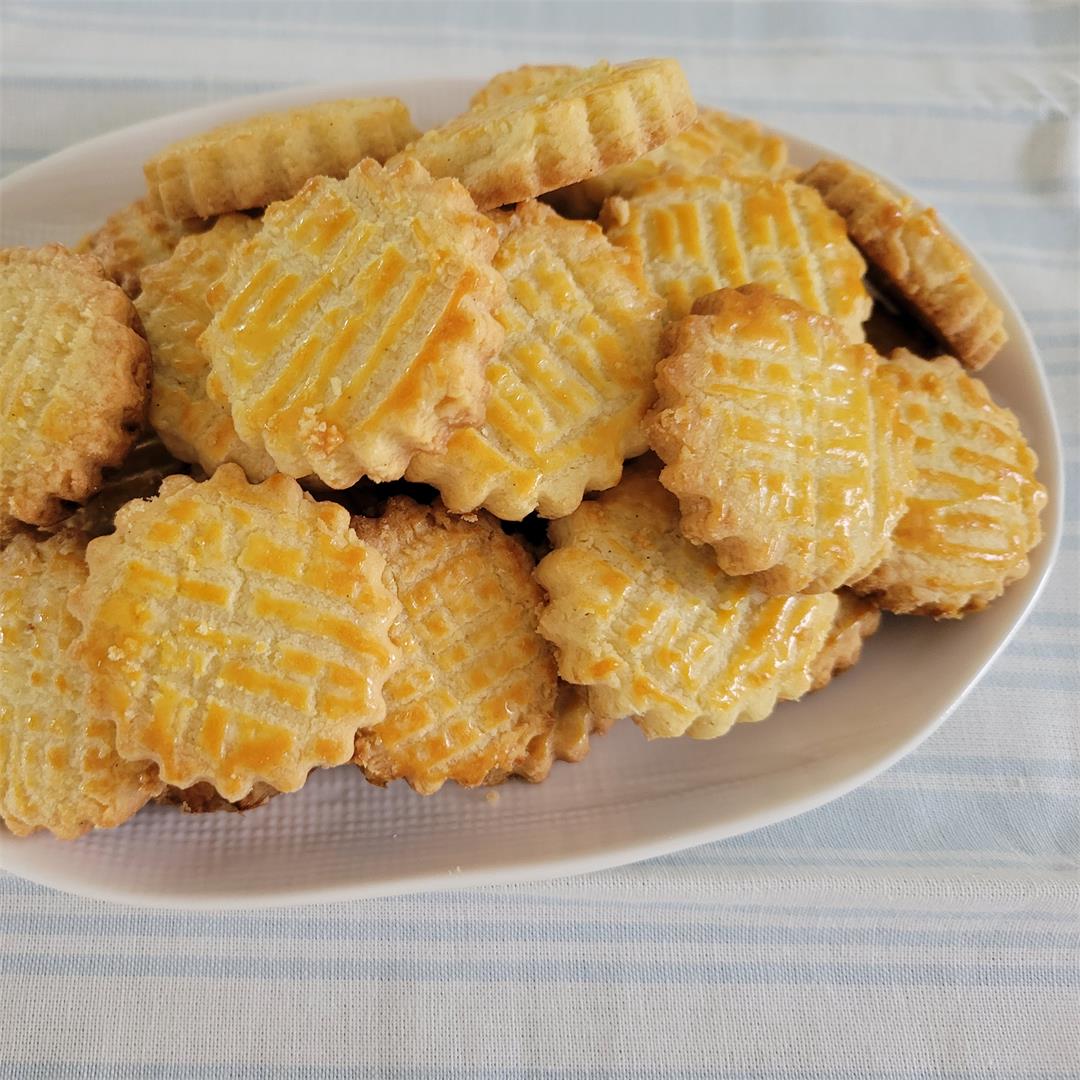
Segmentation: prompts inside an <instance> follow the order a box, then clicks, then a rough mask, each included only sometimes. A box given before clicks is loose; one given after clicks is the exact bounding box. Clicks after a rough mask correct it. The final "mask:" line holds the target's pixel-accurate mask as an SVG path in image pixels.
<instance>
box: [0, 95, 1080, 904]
mask: <svg viewBox="0 0 1080 1080" xmlns="http://www.w3.org/2000/svg"><path fill="white" fill-rule="evenodd" d="M473 89H475V85H474V84H473V83H470V82H465V81H459V80H431V81H410V82H400V83H390V84H380V85H378V86H372V85H358V84H355V83H351V84H342V85H337V86H320V87H307V88H302V89H295V88H294V89H289V90H284V91H280V92H276V93H272V94H263V95H260V96H257V97H248V98H242V99H237V100H233V101H228V102H224V103H222V104H219V105H212V106H209V107H207V108H200V109H193V110H191V111H189V112H183V113H177V114H175V115H172V116H165V117H162V118H160V119H158V120H151V121H148V122H147V123H143V124H138V125H135V126H134V127H129V128H125V129H123V130H121V131H116V132H112V133H111V134H108V135H105V136H102V137H101V138H97V139H93V140H91V141H89V142H84V143H80V144H79V145H77V146H73V147H70V148H69V149H67V150H64V151H62V152H60V153H58V154H54V155H53V156H52V157H49V158H46V159H45V160H44V161H40V162H37V163H35V164H33V165H30V166H28V167H27V168H25V169H22V170H20V171H19V172H17V173H15V174H14V175H12V176H10V177H8V178H7V179H6V180H5V181H3V182H2V183H0V200H2V201H0V242H2V243H3V244H5V245H11V244H40V243H43V242H45V241H48V240H59V241H64V242H68V243H72V242H74V241H75V240H76V239H78V238H79V237H80V236H81V235H82V234H83V233H84V232H86V231H87V230H89V229H90V228H92V227H93V226H95V225H96V224H98V223H99V222H101V221H102V220H103V219H104V218H105V217H106V215H107V214H109V213H111V212H112V211H113V210H115V209H117V208H118V207H120V206H123V205H124V204H125V203H127V202H128V201H130V200H131V199H133V198H135V197H136V196H138V195H139V194H140V193H141V192H142V191H143V179H142V170H141V164H142V162H143V161H144V160H145V159H146V158H148V157H149V156H150V155H151V154H152V153H153V152H154V151H156V150H158V149H159V148H160V147H162V146H164V145H165V144H166V143H169V142H171V141H172V140H174V139H177V138H179V137H181V136H183V135H187V134H189V133H191V132H195V131H199V130H203V129H205V128H207V127H210V126H212V125H214V124H219V123H222V122H223V121H226V120H230V119H235V118H240V117H243V116H248V115H251V114H253V113H256V112H260V111H264V110H267V109H272V108H279V107H283V106H287V105H293V104H300V103H303V102H306V101H317V100H323V99H328V98H334V97H347V96H367V95H372V94H392V95H396V96H398V97H401V98H403V99H404V100H405V101H406V102H407V103H408V104H409V106H410V107H411V109H412V110H413V115H414V117H415V119H416V122H417V124H418V126H420V127H421V128H424V127H428V126H431V125H433V124H436V123H439V122H441V121H442V120H443V119H445V118H447V117H449V116H451V115H453V114H455V113H456V112H459V111H460V110H461V109H462V108H463V107H464V105H465V103H466V101H467V99H468V95H469V94H470V93H471V92H472V90H473ZM780 134H784V133H783V132H781V133H780ZM785 138H787V139H788V142H789V144H790V147H791V154H792V158H793V160H794V162H795V163H796V164H800V165H809V164H811V163H812V162H813V161H815V160H817V159H818V158H819V157H824V156H832V157H835V156H836V155H835V154H832V153H830V152H829V151H826V150H825V149H823V148H822V147H818V146H815V145H813V144H811V143H808V142H805V141H804V140H802V139H798V138H795V137H791V136H786V135H785ZM897 186H898V187H899V185H897ZM978 265H979V276H980V278H981V280H982V282H983V284H984V285H985V286H986V288H987V289H988V290H989V292H990V294H991V295H992V296H993V297H994V298H995V299H996V301H997V303H998V304H1000V305H1001V307H1002V308H1003V309H1004V311H1005V325H1006V329H1007V330H1008V332H1009V338H1010V341H1009V344H1008V346H1007V347H1006V348H1005V349H1004V350H1003V351H1002V353H1001V355H999V356H998V357H997V358H996V359H995V360H994V362H993V363H992V364H991V365H990V367H989V368H988V370H987V372H986V381H987V383H988V384H989V386H990V389H991V391H992V393H993V394H994V397H995V398H996V400H998V401H999V402H1001V403H1003V404H1006V405H1008V406H1010V407H1011V408H1012V409H1014V410H1015V411H1016V413H1017V415H1018V416H1019V417H1020V421H1021V423H1022V425H1023V428H1024V431H1025V432H1026V434H1027V437H1028V438H1029V439H1030V440H1031V442H1032V444H1033V445H1034V447H1035V449H1036V450H1037V452H1038V454H1039V458H1040V460H1041V462H1042V465H1041V469H1040V476H1041V479H1042V481H1043V483H1045V484H1046V486H1047V488H1048V489H1049V491H1050V504H1049V507H1048V509H1047V511H1046V512H1045V514H1044V522H1043V523H1044V526H1045V529H1046V538H1045V539H1044V540H1043V542H1042V544H1041V545H1040V547H1039V548H1038V549H1037V550H1036V551H1035V552H1034V553H1033V555H1032V560H1031V572H1030V573H1029V574H1028V576H1027V577H1026V578H1024V580H1023V581H1020V582H1018V583H1017V584H1015V585H1013V586H1012V587H1011V588H1010V589H1009V590H1008V591H1007V593H1006V595H1005V596H1004V597H1003V598H1002V599H1000V600H998V601H997V602H996V603H995V604H994V605H993V606H992V607H991V608H990V609H989V610H988V611H986V612H984V613H982V614H980V615H978V616H977V617H974V618H971V619H966V620H964V621H963V622H948V623H933V622H931V621H929V620H926V619H890V620H888V622H887V625H886V626H885V627H884V628H883V630H882V631H881V633H879V634H878V635H877V636H876V637H874V638H873V639H872V640H871V641H870V643H869V645H868V646H867V648H866V651H865V656H864V658H863V660H862V661H861V662H860V664H859V665H858V666H857V667H856V668H855V669H854V670H853V671H851V672H850V673H848V674H846V675H844V676H843V677H842V678H840V679H838V680H837V681H836V682H834V683H833V684H832V685H831V686H829V687H828V689H826V690H824V691H822V692H821V693H818V694H813V695H811V696H809V697H808V698H807V699H805V700H804V701H802V702H800V703H797V704H794V703H792V704H785V705H783V706H781V707H780V708H779V709H778V710H777V711H776V713H775V715H774V716H773V717H771V718H770V719H769V720H768V721H767V722H765V723H763V724H757V725H743V726H741V727H739V728H738V729H737V730H736V731H733V732H732V733H731V734H729V735H727V736H726V737H724V738H723V739H717V740H715V741H713V742H704V743H703V742H694V741H691V740H686V739H683V740H671V741H667V742H655V743H646V741H645V739H644V737H643V736H642V735H641V733H640V732H639V731H638V729H637V728H636V727H635V726H634V725H633V724H632V723H629V722H623V723H621V724H618V725H616V727H615V729H614V731H612V733H611V734H609V735H608V736H606V737H604V738H599V739H596V740H594V743H593V750H592V753H591V754H590V756H589V757H588V759H587V760H586V761H585V762H584V763H583V764H581V765H576V766H569V765H556V767H555V769H554V770H553V772H552V775H551V778H550V779H549V780H548V781H547V782H546V783H544V784H541V785H539V786H535V787H534V786H530V785H528V784H523V783H510V784H505V785H503V786H502V787H501V788H499V789H498V798H497V800H496V801H493V802H489V801H488V799H487V798H486V797H485V793H484V792H482V791H480V792H477V791H465V790H462V789H460V788H455V787H453V786H452V785H448V786H447V787H446V788H444V789H443V790H442V791H441V792H440V793H439V794H438V795H436V796H434V797H431V798H426V799H425V798H421V797H420V796H418V795H416V794H414V793H413V792H412V791H411V790H409V788H407V787H406V786H405V785H404V784H401V783H399V784H394V785H391V787H389V788H388V789H385V790H383V789H380V788H376V787H372V786H371V785H370V784H367V783H365V782H364V781H363V779H362V777H361V775H360V772H359V770H357V769H356V768H354V767H353V766H343V767H342V768H339V769H332V770H327V771H324V772H319V773H316V774H313V776H312V777H311V779H310V780H309V781H308V783H307V785H306V786H305V787H304V789H303V790H302V791H301V792H299V793H297V794H295V795H290V796H286V797H282V798H278V799H274V800H273V801H271V802H270V803H269V804H268V805H267V806H266V807H264V808H262V809H260V810H257V811H255V812H253V813H250V814H245V815H237V814H213V815H208V816H203V817H192V816H188V815H183V814H179V813H177V812H176V811H175V810H172V809H167V808H163V807H157V806H151V807H148V808H147V809H146V810H144V811H143V812H142V813H140V814H139V815H138V817H136V818H135V819H134V820H133V821H131V822H129V823H128V824H126V825H124V826H123V827H122V828H119V829H116V830H113V831H111V832H100V833H95V834H93V835H90V836H87V837H85V838H83V839H81V840H79V841H77V842H76V843H63V842H61V841H57V840H54V839H52V838H50V837H48V836H45V835H41V834H38V835H35V836H33V837H31V838H29V839H25V840H19V839H16V838H14V837H12V836H10V835H9V834H7V833H5V832H3V831H2V830H0V866H3V867H4V868H5V869H7V870H10V871H12V872H13V873H16V874H19V875H21V876H23V877H26V878H29V879H31V880H33V881H37V882H41V883H43V884H46V885H51V886H54V887H56V888H60V889H66V890H68V891H69V892H74V893H81V894H83V895H86V896H93V897H99V898H105V899H109V900H115V901H120V902H124V903H131V904H147V905H154V906H162V907H184V908H239V907H243V908H251V907H265V906H272V905H285V904H299V903H306V902H311V901H328V900H343V899H350V898H355V897H365V896H381V895H387V894H392V893H404V892H418V891H423V890H434V889H445V888H448V887H460V886H465V885H482V884H493V883H498V882H511V881H522V880H528V879H532V878H541V877H553V876H556V875H562V874H574V873H582V872H585V871H589V870H598V869H602V868H604V867H609V866H616V865H619V864H621V863H628V862H633V861H636V860H638V859H644V858H649V857H651V856H654V855H661V854H664V853H665V852H670V851H676V850H678V849H680V848H685V847H689V846H691V845H694V844H701V843H705V842H707V841H710V840H720V839H722V838H724V837H728V836H735V835H737V834H739V833H743V832H747V831H748V830H750V829H756V828H758V827H760V826H762V825H768V824H771V823H772V822H776V821H782V820H783V819H784V818H789V817H792V816H793V815H795V814H799V813H802V812H803V811H805V810H810V809H813V808H814V807H817V806H820V805H821V804H822V803H825V802H828V801H829V800H830V799H834V798H836V797H837V796H838V795H843V794H844V793H845V792H848V791H850V790H851V789H852V788H854V787H856V786H858V785H859V784H861V783H863V782H865V781H866V780H869V779H870V778H871V777H873V776H875V775H876V774H877V773H880V772H881V771H882V770H883V769H886V768H888V766H889V765H891V764H892V763H893V762H895V761H896V760H897V759H899V758H900V757H902V756H903V755H904V754H906V753H908V752H909V751H910V750H912V749H913V748H914V747H915V746H916V745H918V743H920V742H921V741H922V740H923V739H925V738H926V736H927V735H928V734H929V733H930V732H931V731H933V730H934V728H936V727H937V725H938V724H940V723H941V722H942V720H944V718H945V717H946V716H947V715H948V713H949V712H950V711H951V710H952V709H953V708H954V707H955V706H956V705H957V703H958V702H959V701H960V700H961V698H962V697H963V696H964V695H965V694H966V693H967V691H968V690H970V689H971V687H972V686H973V685H974V683H975V682H976V680H977V679H978V678H979V676H980V675H981V674H982V673H983V672H984V671H985V670H986V668H987V667H988V665H989V664H990V663H991V662H992V661H993V659H994V657H995V656H997V654H998V653H999V652H1000V651H1001V649H1002V648H1003V647H1004V646H1005V644H1006V643H1007V642H1008V640H1009V638H1010V637H1011V636H1012V634H1013V633H1014V632H1015V631H1016V629H1017V627H1018V626H1019V625H1020V623H1021V621H1022V620H1023V618H1024V616H1025V615H1026V614H1027V612H1028V611H1029V609H1030V608H1031V606H1032V604H1033V603H1034V601H1035V598H1036V597H1037V595H1038V593H1039V589H1040V587H1041V585H1042V583H1043V582H1044V580H1045V578H1046V575H1047V573H1048V571H1049V569H1050V565H1051V562H1052V561H1053V556H1054V553H1055V551H1056V548H1057V544H1058V540H1059V537H1060V533H1061V506H1062V480H1061V453H1060V447H1059V439H1058V434H1057V430H1056V427H1055V423H1054V417H1053V412H1052V410H1051V406H1050V398H1049V394H1048V390H1047V386H1046V382H1045V379H1044V378H1043V374H1042V371H1041V369H1040V366H1039V362H1038V359H1037V356H1036V353H1035V347H1034V345H1033V343H1032V340H1031V335H1030V334H1029V333H1028V330H1027V328H1026V327H1025V326H1024V324H1023V322H1022V320H1021V318H1020V315H1019V313H1018V311H1017V310H1016V307H1015V306H1014V305H1013V303H1012V302H1011V301H1010V300H1009V298H1008V297H1007V296H1005V294H1004V293H1003V291H1002V289H1001V288H1000V286H999V285H998V283H997V281H996V280H995V279H994V277H993V275H992V274H991V273H990V271H989V270H988V269H987V268H986V267H985V266H983V265H981V264H978ZM914 673H917V677H913V674H914Z"/></svg>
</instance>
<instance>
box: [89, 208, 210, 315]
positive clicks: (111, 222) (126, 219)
mask: <svg viewBox="0 0 1080 1080" xmlns="http://www.w3.org/2000/svg"><path fill="white" fill-rule="evenodd" d="M205 227H206V223H205V222H203V221H200V220H198V219H197V218H196V219H194V220H192V221H171V220H169V218H167V217H165V215H164V214H162V213H161V211H160V210H156V209H155V208H154V207H153V206H151V205H150V200H149V199H147V198H142V199H136V200H135V201H134V202H133V203H131V204H130V205H129V206H125V207H124V208H123V209H122V210H117V211H116V213H115V214H113V215H112V216H111V217H109V218H107V219H106V221H105V224H104V225H102V226H101V228H100V229H97V230H96V231H95V232H92V233H90V234H89V235H88V236H84V237H83V238H82V239H81V240H80V241H79V243H78V244H77V245H76V247H75V250H76V251H77V252H79V253H81V254H89V255H95V256H97V258H98V259H100V260H101V265H102V266H103V267H104V268H105V273H106V274H108V275H109V277H110V278H112V280H113V281H115V282H116V284H117V285H119V286H120V288H121V289H123V290H124V292H126V293H127V294H128V296H130V297H131V299H132V300H134V299H135V297H137V296H138V295H139V292H140V290H141V289H142V285H141V280H140V279H141V275H142V271H143V270H144V269H145V268H146V267H148V266H153V265H154V263H159V262H161V261H162V260H163V259H167V258H168V257H169V256H170V255H171V254H172V253H173V250H174V249H175V247H176V245H177V244H178V243H180V241H181V240H182V239H183V238H184V237H185V236H188V235H189V234H190V233H194V232H201V231H202V230H203V229H204V228H205Z"/></svg>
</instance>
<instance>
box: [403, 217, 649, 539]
mask: <svg viewBox="0 0 1080 1080" xmlns="http://www.w3.org/2000/svg"><path fill="white" fill-rule="evenodd" d="M499 220H500V223H501V229H502V235H503V239H502V243H501V245H500V247H499V250H498V253H497V254H496V256H495V269H496V270H497V271H499V273H501V274H502V275H503V277H504V278H505V280H506V284H507V293H508V295H507V298H506V300H505V301H504V302H503V303H502V304H501V305H500V307H499V309H498V311H497V312H496V317H497V318H498V320H499V322H500V323H501V324H502V326H503V328H504V329H505V331H506V341H505V343H504V345H503V347H502V351H501V352H500V353H499V355H498V357H497V358H496V359H495V360H493V361H492V362H491V364H489V365H488V369H487V380H488V384H489V386H490V387H491V396H490V397H489V398H488V405H487V415H486V417H485V419H484V421H483V423H482V424H480V425H479V426H477V427H471V428H459V429H458V430H457V431H455V432H454V433H453V435H451V436H450V441H449V442H448V443H447V444H446V449H445V450H443V451H442V452H441V453H439V454H418V455H417V456H416V457H414V458H413V460H412V463H411V464H410V465H409V468H408V471H407V473H406V476H408V478H409V479H410V480H417V481H421V482H423V483H427V484H433V485H434V486H435V487H437V488H438V489H439V491H440V492H441V493H442V498H443V502H444V503H445V504H446V505H447V507H448V508H449V509H450V510H452V511H453V512H454V513H464V512H466V511H470V510H474V509H476V508H477V507H478V506H484V507H486V508H487V509H488V510H490V511H491V512H492V513H493V514H495V515H496V516H498V517H500V518H506V519H511V520H520V519H521V518H523V517H525V516H526V515H527V514H529V513H531V512H532V511H533V510H537V509H538V510H539V512H540V513H541V514H542V515H543V516H544V517H563V516H564V515H566V514H569V513H571V512H572V511H573V510H574V509H575V508H576V507H577V506H578V504H579V503H580V502H581V497H582V495H583V494H584V493H585V492H586V491H592V490H596V489H600V488H606V487H611V485H612V484H614V483H617V482H618V479H619V474H620V472H621V470H622V463H623V460H624V459H625V458H627V457H634V456H635V455H637V454H640V453H642V452H643V451H644V450H645V449H646V446H647V444H646V441H645V434H644V430H643V428H642V423H641V421H642V417H643V416H644V415H645V410H646V409H647V408H648V407H649V405H650V404H651V403H652V400H653V397H654V396H655V392H654V390H653V369H654V367H655V364H656V358H657V355H658V341H659V335H660V318H659V316H660V310H661V304H660V300H659V299H658V298H657V296H656V295H655V294H654V293H653V292H652V290H651V289H650V288H649V287H648V285H646V284H645V279H644V277H643V276H642V271H641V264H640V263H639V262H638V261H637V260H636V259H635V258H634V257H633V256H632V255H628V254H627V253H626V252H623V251H620V250H619V249H617V248H614V247H612V245H611V244H610V243H608V241H607V240H606V239H605V237H604V234H603V232H601V230H600V228H599V227H598V226H597V225H595V224H593V223H592V222H585V221H566V220H564V219H563V218H560V217H559V215H558V214H556V213H555V211H554V210H551V209H549V208H548V207H546V206H544V205H543V204H541V203H536V202H528V203H523V204H522V205H521V206H520V207H518V209H517V210H516V211H515V212H514V213H513V214H503V215H500V217H499Z"/></svg>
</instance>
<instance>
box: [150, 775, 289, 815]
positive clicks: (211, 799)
mask: <svg viewBox="0 0 1080 1080" xmlns="http://www.w3.org/2000/svg"><path fill="white" fill-rule="evenodd" d="M278 794H280V792H278V791H277V789H276V788H272V787H270V786H269V785H267V784H256V785H255V786H254V787H253V788H252V789H251V791H249V792H248V793H247V795H245V796H244V797H243V798H242V799H237V800H236V802H229V801H228V799H223V798H222V797H221V796H220V795H219V794H218V793H217V791H216V789H215V788H214V785H213V784H208V783H206V782H205V781H203V782H202V783H200V784H192V786H191V787H188V788H175V787H169V788H166V789H165V790H164V791H163V792H162V793H161V794H160V795H159V796H158V797H157V798H156V799H155V800H154V801H155V802H157V803H160V804H161V805H162V806H175V807H178V808H179V809H180V810H181V811H183V813H185V814H219V813H230V814H243V813H245V812H246V811H248V810H254V809H256V808H257V807H259V806H265V805H266V803H268V802H269V801H270V800H271V799H272V798H273V797H274V796H275V795H278Z"/></svg>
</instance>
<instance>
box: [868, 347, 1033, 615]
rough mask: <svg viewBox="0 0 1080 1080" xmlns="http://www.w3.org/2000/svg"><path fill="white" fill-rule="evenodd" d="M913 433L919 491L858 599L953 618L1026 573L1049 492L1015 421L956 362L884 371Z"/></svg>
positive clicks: (911, 363) (910, 361)
mask: <svg viewBox="0 0 1080 1080" xmlns="http://www.w3.org/2000/svg"><path fill="white" fill-rule="evenodd" d="M882 371H883V374H884V376H885V377H886V378H887V379H888V380H889V381H890V382H891V383H892V384H893V385H894V386H895V387H896V389H897V390H898V392H899V394H900V399H901V409H902V412H903V415H904V420H905V422H906V423H907V424H908V425H909V426H910V427H911V428H912V429H913V430H914V432H915V444H914V451H913V456H914V463H915V472H916V479H915V488H914V492H913V494H912V496H911V498H910V499H909V500H908V504H907V512H906V514H905V515H904V517H903V518H901V520H900V522H899V524H898V525H897V526H896V529H895V530H894V531H893V536H892V548H891V550H890V552H889V554H888V555H887V557H886V558H885V560H884V561H883V562H882V563H881V565H880V566H878V567H877V568H876V569H875V570H874V571H873V573H871V574H870V575H869V576H868V577H866V578H864V579H863V580H862V581H859V582H856V584H855V585H854V588H855V589H856V591H858V592H860V593H862V594H864V595H867V596H870V597H872V598H873V600H874V602H875V603H877V604H879V605H880V606H881V607H883V608H885V610H886V611H894V612H898V613H900V614H914V615H932V616H934V617H935V618H939V619H942V618H947V619H955V618H959V617H960V616H962V615H966V614H967V613H969V612H973V611H979V610H981V609H982V608H984V607H986V605H987V604H988V603H990V601H991V600H993V599H994V598H995V597H997V596H1000V595H1001V593H1002V592H1003V591H1004V589H1005V586H1006V585H1008V584H1009V583H1010V582H1012V581H1016V580H1017V579H1019V578H1022V577H1023V576H1024V575H1025V574H1026V573H1027V572H1028V558H1027V556H1028V552H1029V551H1031V549H1032V548H1033V547H1035V545H1036V544H1037V543H1038V542H1039V540H1040V539H1041V537H1042V528H1041V526H1040V523H1039V514H1040V512H1041V510H1042V508H1043V507H1044V506H1045V505H1046V489H1045V488H1044V487H1043V486H1042V484H1040V483H1039V481H1038V480H1037V479H1036V476H1035V472H1036V469H1037V468H1038V459H1037V458H1036V456H1035V453H1034V451H1033V450H1032V449H1031V447H1029V446H1028V444H1027V442H1026V441H1025V439H1024V436H1023V433H1022V432H1021V431H1020V425H1019V424H1018V423H1017V420H1016V417H1015V416H1014V415H1013V414H1012V413H1011V412H1010V411H1009V410H1008V409H1005V408H1002V407H1001V406H1000V405H996V404H995V403H994V401H993V399H992V398H991V397H990V393H989V391H988V390H987V389H986V386H985V385H984V384H983V383H982V382H980V381H979V380H978V379H973V378H971V376H969V375H967V374H966V373H965V372H964V369H963V368H962V367H961V365H960V363H959V362H958V361H957V360H956V359H955V358H953V357H950V356H941V357H938V359H936V360H923V359H921V358H919V357H917V356H915V355H914V354H912V353H910V352H906V351H904V350H898V351H897V352H894V353H893V354H892V356H891V357H890V359H889V361H888V362H887V363H886V364H884V365H883V367H882Z"/></svg>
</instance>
